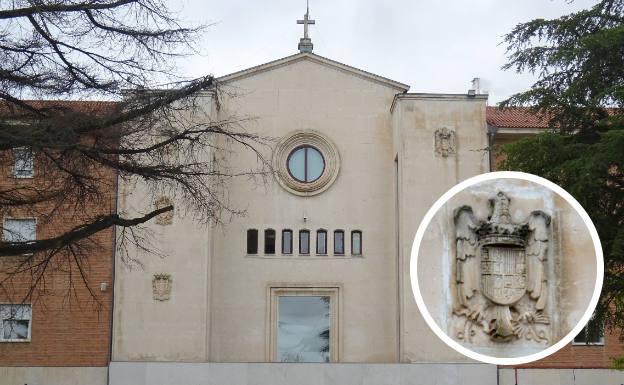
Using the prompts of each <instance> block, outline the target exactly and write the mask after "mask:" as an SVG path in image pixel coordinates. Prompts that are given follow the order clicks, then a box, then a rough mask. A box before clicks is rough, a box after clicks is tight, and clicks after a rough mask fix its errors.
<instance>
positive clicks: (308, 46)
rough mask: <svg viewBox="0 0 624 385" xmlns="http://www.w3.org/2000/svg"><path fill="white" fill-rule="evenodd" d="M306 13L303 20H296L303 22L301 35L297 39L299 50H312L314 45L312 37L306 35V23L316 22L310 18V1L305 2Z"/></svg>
mask: <svg viewBox="0 0 624 385" xmlns="http://www.w3.org/2000/svg"><path fill="white" fill-rule="evenodd" d="M306 5H307V7H306V14H305V15H304V16H303V20H297V24H303V37H302V38H301V39H300V40H299V52H312V49H313V48H314V45H313V44H312V39H310V37H309V36H308V25H311V24H316V21H315V20H312V19H310V1H309V0H308V1H307V3H306Z"/></svg>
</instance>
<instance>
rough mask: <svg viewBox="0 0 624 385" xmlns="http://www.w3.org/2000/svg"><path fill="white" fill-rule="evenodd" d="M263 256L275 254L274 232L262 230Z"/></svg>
mask: <svg viewBox="0 0 624 385" xmlns="http://www.w3.org/2000/svg"><path fill="white" fill-rule="evenodd" d="M264 254H275V230H273V229H267V230H264Z"/></svg>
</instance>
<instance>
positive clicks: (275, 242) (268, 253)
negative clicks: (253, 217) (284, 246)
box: [262, 228, 277, 255]
mask: <svg viewBox="0 0 624 385" xmlns="http://www.w3.org/2000/svg"><path fill="white" fill-rule="evenodd" d="M271 232H272V233H273V252H269V251H267V239H268V237H269V234H270V233H271ZM263 240H264V244H263V245H262V246H263V248H262V250H264V255H275V253H276V251H277V231H275V229H272V228H268V229H264V238H263Z"/></svg>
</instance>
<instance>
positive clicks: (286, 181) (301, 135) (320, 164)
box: [273, 130, 340, 196]
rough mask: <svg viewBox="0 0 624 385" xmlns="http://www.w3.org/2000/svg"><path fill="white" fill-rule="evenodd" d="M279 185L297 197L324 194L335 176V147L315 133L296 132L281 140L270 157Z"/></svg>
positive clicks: (336, 153)
mask: <svg viewBox="0 0 624 385" xmlns="http://www.w3.org/2000/svg"><path fill="white" fill-rule="evenodd" d="M273 166H274V168H275V170H276V171H277V173H276V176H277V180H278V182H279V183H280V184H281V185H282V187H284V188H285V189H286V190H288V191H290V192H291V193H293V194H296V195H304V196H305V195H315V194H319V193H321V192H323V191H325V190H326V189H327V188H328V187H329V186H330V185H331V184H332V182H333V181H334V180H335V179H336V177H337V176H338V169H339V168H340V157H339V156H338V151H337V149H336V146H335V145H334V144H333V143H332V142H331V141H330V140H329V139H328V138H327V137H325V136H324V135H322V134H321V133H319V132H317V131H311V130H306V131H295V132H293V133H291V134H290V135H289V136H287V137H285V138H283V139H282V141H281V142H280V143H279V144H278V145H277V147H276V149H275V152H274V153H273Z"/></svg>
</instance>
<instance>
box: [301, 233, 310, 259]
mask: <svg viewBox="0 0 624 385" xmlns="http://www.w3.org/2000/svg"><path fill="white" fill-rule="evenodd" d="M299 254H310V232H309V231H308V230H301V231H299Z"/></svg>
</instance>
